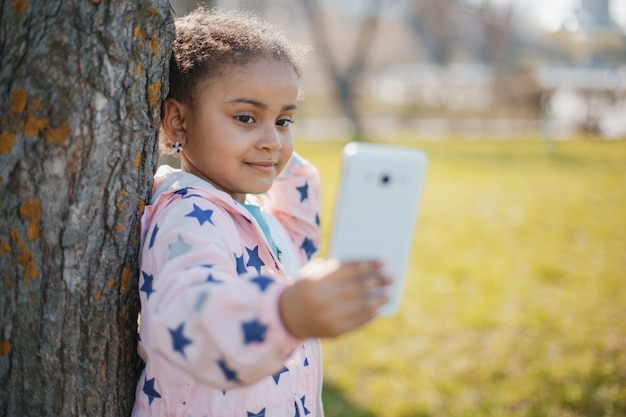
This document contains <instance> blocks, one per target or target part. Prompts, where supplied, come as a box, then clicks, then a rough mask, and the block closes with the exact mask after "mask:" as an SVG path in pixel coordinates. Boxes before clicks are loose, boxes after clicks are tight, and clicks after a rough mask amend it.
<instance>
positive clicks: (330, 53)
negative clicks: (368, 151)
mask: <svg viewBox="0 0 626 417" xmlns="http://www.w3.org/2000/svg"><path fill="white" fill-rule="evenodd" d="M302 5H303V6H304V10H305V12H306V16H307V18H308V20H309V23H310V26H311V31H312V36H313V43H314V45H315V50H316V52H317V54H318V55H319V57H320V61H321V64H322V66H323V68H324V69H325V71H326V73H327V74H328V76H329V77H330V79H331V81H332V83H333V86H334V90H335V91H334V92H335V99H336V100H337V103H338V105H339V107H340V108H341V111H342V112H343V114H344V115H345V116H346V117H347V118H348V119H349V120H350V121H351V122H352V125H353V129H352V131H353V133H352V139H353V140H357V141H359V140H363V139H364V138H365V131H364V128H363V123H362V120H361V117H360V116H359V113H358V111H357V103H356V99H357V91H356V90H357V89H358V86H359V81H360V79H361V77H362V75H363V72H364V71H365V66H366V63H367V57H368V54H369V52H370V50H371V44H372V42H373V41H374V38H375V36H376V32H377V29H378V23H379V19H380V14H381V9H382V6H383V2H382V1H380V0H374V1H371V2H368V3H367V7H368V9H367V16H365V17H364V18H363V19H362V20H361V22H360V27H359V34H358V37H357V40H356V45H355V46H354V48H353V50H354V53H353V55H352V56H351V58H350V61H349V62H348V66H347V68H346V69H345V70H342V69H340V65H339V63H338V60H337V58H336V57H335V55H334V54H335V53H343V52H344V50H345V49H347V48H346V47H345V45H344V44H343V43H341V42H339V41H337V42H331V41H330V40H329V39H328V33H327V32H328V28H327V25H326V23H325V22H324V16H323V13H322V5H321V4H320V3H318V2H316V1H313V0H302ZM335 44H339V48H337V47H336V45H335ZM333 46H335V49H338V50H334V49H333Z"/></svg>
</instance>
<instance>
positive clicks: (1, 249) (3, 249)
mask: <svg viewBox="0 0 626 417" xmlns="http://www.w3.org/2000/svg"><path fill="white" fill-rule="evenodd" d="M10 250H11V245H9V242H7V241H6V240H0V256H2V255H4V254H5V253H9V251H10Z"/></svg>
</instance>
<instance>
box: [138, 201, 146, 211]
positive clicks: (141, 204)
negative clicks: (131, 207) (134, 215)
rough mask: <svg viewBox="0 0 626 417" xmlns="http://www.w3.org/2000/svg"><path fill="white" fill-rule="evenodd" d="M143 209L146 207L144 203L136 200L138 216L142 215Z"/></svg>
mask: <svg viewBox="0 0 626 417" xmlns="http://www.w3.org/2000/svg"><path fill="white" fill-rule="evenodd" d="M145 207H146V203H145V202H144V201H143V200H142V199H140V198H138V199H137V211H138V212H139V214H143V211H144V209H145Z"/></svg>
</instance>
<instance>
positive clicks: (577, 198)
mask: <svg viewBox="0 0 626 417" xmlns="http://www.w3.org/2000/svg"><path fill="white" fill-rule="evenodd" d="M172 4H173V7H174V9H175V11H176V12H177V14H178V15H182V14H185V13H186V12H188V11H189V10H191V9H193V8H194V7H196V4H195V2H188V1H183V0H178V1H172ZM213 5H219V6H223V7H229V8H238V9H246V10H253V11H255V12H257V13H259V14H261V15H263V16H264V17H265V18H266V19H268V20H270V21H272V22H273V23H274V24H275V25H276V26H278V27H279V28H281V29H282V30H284V31H285V32H286V33H287V34H288V36H289V37H290V38H292V39H294V40H295V41H297V42H299V43H302V44H305V45H309V46H311V47H312V50H311V52H310V53H309V55H308V72H307V74H306V76H305V78H304V80H303V94H304V101H303V102H302V103H301V104H300V105H299V109H298V114H297V115H296V123H295V124H294V126H293V128H294V132H295V138H296V149H297V150H298V152H299V153H300V154H302V155H303V156H304V157H306V158H307V159H309V160H310V161H312V162H313V163H314V164H315V165H316V166H317V167H318V168H319V170H320V173H321V175H322V183H323V198H322V202H323V207H322V216H321V220H322V221H321V224H322V231H323V237H324V240H325V241H328V236H329V233H330V225H331V224H332V216H333V209H334V202H335V197H336V193H337V182H338V178H339V177H340V174H341V158H340V154H341V149H342V147H343V145H344V144H345V143H346V142H347V141H349V140H353V139H359V140H369V141H376V142H383V141H384V142H393V144H394V145H397V146H410V147H418V148H420V149H422V150H423V151H424V152H425V153H426V154H427V155H428V158H429V167H428V173H427V177H426V182H425V186H424V190H423V195H422V205H421V207H420V213H419V221H418V225H417V228H416V231H415V238H414V244H413V251H412V258H411V262H410V265H409V268H408V274H407V280H406V285H405V296H404V301H403V304H402V308H401V310H400V312H399V313H398V314H397V315H395V316H393V317H390V318H384V319H379V320H377V321H375V322H374V323H373V324H372V325H370V326H367V327H366V328H364V329H361V330H359V331H356V332H353V333H351V334H349V335H346V336H344V337H341V338H338V339H336V340H325V341H324V342H323V343H324V372H325V374H324V375H325V377H324V390H323V393H324V394H323V395H324V403H325V409H326V415H327V416H329V417H374V416H380V417H451V416H453V417H456V416H467V417H476V416H480V417H489V416H494V417H496V416H498V417H518V416H519V417H521V416H524V417H526V416H528V417H531V416H532V417H543V416H545V417H553V416H554V417H592V416H593V417H596V416H605V417H618V416H626V140H624V139H626V37H625V33H626V0H611V1H609V0H491V1H489V0H395V1H394V0H389V1H374V0H335V1H332V0H255V1H251V0H250V1H247V0H239V1H236V0H230V1H226V0H219V1H214V2H213ZM325 250H326V248H325V246H323V247H322V248H321V255H322V256H323V255H324V253H325Z"/></svg>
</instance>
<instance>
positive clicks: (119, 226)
mask: <svg viewBox="0 0 626 417" xmlns="http://www.w3.org/2000/svg"><path fill="white" fill-rule="evenodd" d="M123 231H124V225H123V224H122V223H120V222H117V223H115V232H116V233H122V232H123Z"/></svg>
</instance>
